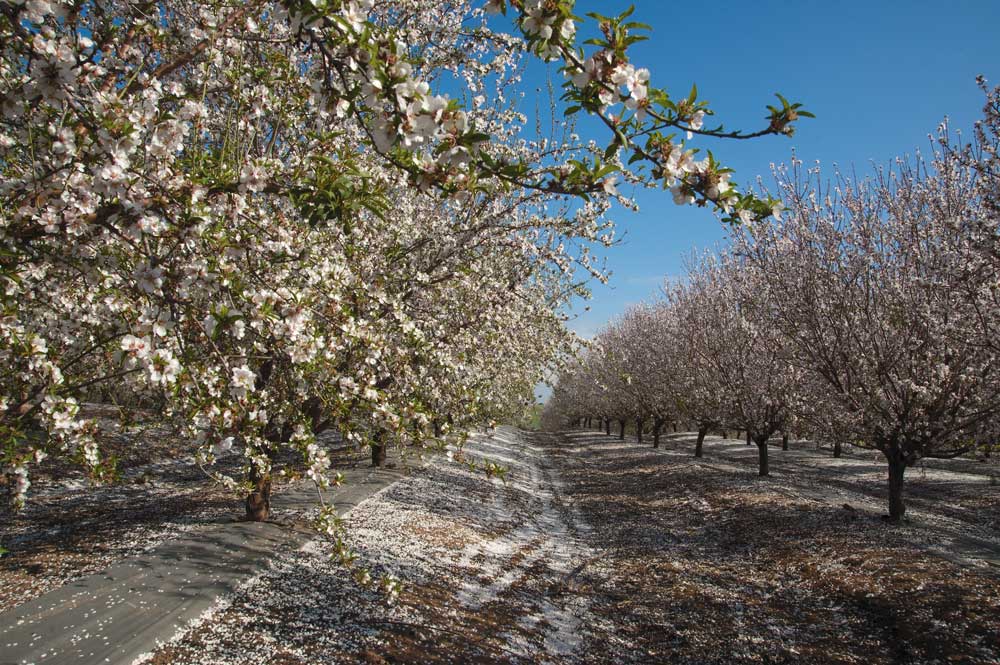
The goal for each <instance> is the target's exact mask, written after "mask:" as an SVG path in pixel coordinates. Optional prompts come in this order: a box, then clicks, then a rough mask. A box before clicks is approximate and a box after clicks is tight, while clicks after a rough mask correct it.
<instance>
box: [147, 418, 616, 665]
mask: <svg viewBox="0 0 1000 665" xmlns="http://www.w3.org/2000/svg"><path fill="white" fill-rule="evenodd" d="M461 459H462V460H464V461H467V462H471V461H477V460H480V461H481V460H486V459H488V460H491V461H493V462H497V463H501V464H504V465H506V466H507V467H508V469H509V472H508V478H507V481H506V483H501V482H500V481H498V480H490V479H488V478H486V477H485V476H484V475H483V474H482V473H481V472H474V471H470V470H469V469H468V468H467V467H466V466H463V465H462V464H460V463H458V461H454V462H449V461H447V460H446V459H444V458H443V457H438V458H435V459H434V460H432V461H431V462H430V463H429V464H428V466H427V468H426V469H425V470H424V471H423V472H421V473H417V474H415V475H413V476H411V477H408V478H406V479H403V480H401V481H400V482H398V483H397V484H395V485H394V486H393V487H392V488H390V489H388V490H386V491H385V492H382V493H381V494H379V495H377V496H376V497H373V498H372V499H370V500H369V501H366V502H365V503H363V504H362V505H360V506H358V508H357V509H355V511H353V512H352V513H351V515H350V516H349V519H348V520H347V521H346V527H347V538H348V541H349V544H350V545H351V547H352V548H353V549H354V551H355V552H356V553H357V555H358V565H359V566H364V567H366V568H367V569H368V570H369V571H370V572H371V574H372V575H373V577H374V579H376V580H378V579H382V578H383V577H384V576H386V575H392V576H393V577H394V578H398V579H401V580H402V581H403V583H404V587H403V590H402V592H401V593H400V594H399V597H398V599H396V600H395V602H392V603H390V602H387V601H388V597H387V596H386V594H385V593H382V592H379V591H368V590H364V589H362V588H360V587H359V586H358V585H357V584H356V583H355V582H354V581H353V580H352V579H351V577H350V575H349V573H348V571H346V570H345V569H344V568H343V567H342V566H340V565H339V564H337V563H335V562H331V561H330V559H329V555H330V553H331V549H330V547H329V544H328V543H325V542H323V541H314V542H312V543H310V544H309V545H307V546H306V547H304V548H303V549H302V550H300V551H298V552H294V553H290V554H289V556H287V557H285V558H284V559H283V560H282V561H280V562H275V565H274V566H272V567H271V569H269V570H268V571H266V572H265V573H264V574H262V575H260V576H259V577H257V578H256V579H254V580H253V581H251V582H250V583H248V584H247V585H246V586H245V587H244V588H241V589H240V590H238V591H237V593H236V594H234V595H233V596H232V597H231V598H228V599H226V601H225V603H224V604H223V605H222V606H220V607H218V608H215V609H214V610H213V611H212V612H211V613H210V615H209V617H210V618H208V619H207V620H205V621H202V622H200V624H199V625H198V626H197V627H196V628H193V629H192V630H190V631H188V632H186V633H184V634H182V635H180V636H178V639H176V640H175V641H174V642H173V643H171V644H170V645H167V646H165V647H164V648H162V649H160V650H158V651H157V652H156V653H155V654H153V655H152V662H153V663H169V662H185V663H206V664H207V663H213V664H214V663H219V664H226V663H240V662H244V661H243V660H242V659H243V658H244V656H245V646H244V645H246V644H254V645H256V646H255V652H254V657H255V658H256V659H257V662H282V663H329V662H359V661H360V662H376V663H381V662H495V661H501V662H526V663H527V662H531V663H539V662H551V663H559V662H580V661H581V660H586V659H587V652H586V648H587V636H588V635H589V634H591V633H592V631H593V630H594V628H595V627H597V626H599V625H600V624H601V622H602V620H601V619H600V617H598V616H596V615H595V614H593V612H591V610H590V603H591V598H590V596H589V594H587V593H585V592H583V591H582V588H581V587H580V579H579V577H580V573H581V570H582V568H583V566H582V565H581V564H583V563H585V562H587V561H590V560H593V559H594V558H595V551H594V550H593V549H591V547H590V546H589V545H588V544H587V541H588V540H592V539H593V535H592V534H591V533H590V531H589V528H588V527H587V525H586V523H585V522H584V521H583V520H581V519H580V517H579V515H578V514H577V512H576V511H575V510H574V509H573V508H572V507H570V506H569V504H568V502H567V501H565V498H564V497H565V488H564V486H563V483H562V481H561V479H560V477H559V473H558V470H557V469H556V467H555V466H554V465H553V463H552V459H551V457H550V455H549V453H548V446H546V445H545V441H543V440H540V439H539V438H538V437H532V436H526V435H524V434H523V433H521V432H518V431H517V430H513V429H509V428H501V429H499V430H497V431H496V432H494V433H492V434H490V435H478V436H475V437H473V438H472V439H471V440H470V441H469V442H468V443H467V444H466V446H465V448H464V457H461ZM247 617H253V618H254V619H253V621H247V619H246V618H247Z"/></svg>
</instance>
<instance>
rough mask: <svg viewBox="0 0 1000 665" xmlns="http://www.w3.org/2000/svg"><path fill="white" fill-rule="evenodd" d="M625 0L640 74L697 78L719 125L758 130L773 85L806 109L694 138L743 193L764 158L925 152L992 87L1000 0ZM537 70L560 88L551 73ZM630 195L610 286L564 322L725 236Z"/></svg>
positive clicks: (639, 294) (848, 159) (632, 297)
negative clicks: (785, 122) (811, 116)
mask: <svg viewBox="0 0 1000 665" xmlns="http://www.w3.org/2000/svg"><path fill="white" fill-rule="evenodd" d="M629 4H632V3H628V2H617V1H610V0H608V1H605V2H594V1H592V0H579V1H578V4H577V8H578V11H577V13H578V15H581V16H582V15H583V14H584V13H585V12H587V11H599V12H600V13H603V14H606V15H607V14H611V13H617V12H619V11H622V10H624V9H626V8H627V7H628V6H629ZM634 4H635V5H636V9H635V14H634V15H633V19H634V20H638V21H642V22H644V23H648V24H650V25H651V26H652V32H651V33H650V35H651V38H650V40H649V41H647V42H643V43H642V44H638V45H637V46H636V47H634V51H633V57H632V60H633V63H635V65H636V66H644V67H648V68H649V69H650V71H651V72H652V82H653V84H654V85H657V86H659V87H666V88H667V90H668V91H669V92H671V93H672V94H674V95H675V96H683V95H686V93H687V91H689V90H690V88H691V84H692V83H697V85H698V91H699V94H700V97H701V98H702V99H705V100H708V101H709V102H710V103H711V106H712V108H713V109H714V110H715V112H716V114H717V115H716V118H715V119H716V120H719V121H722V122H724V123H725V125H726V127H727V128H740V129H746V130H752V129H759V128H760V127H762V126H763V123H764V120H763V116H764V115H765V113H766V111H765V105H766V104H770V103H772V100H773V99H774V97H773V93H774V92H781V93H782V94H783V95H785V96H786V97H788V98H789V99H791V100H792V101H800V102H803V103H804V104H805V107H806V108H807V109H808V110H811V111H813V112H814V113H816V115H817V118H816V119H815V120H805V121H803V122H801V123H800V124H799V129H798V132H797V134H796V135H795V136H794V137H792V138H790V139H789V138H783V137H767V138H764V139H757V140H753V141H746V142H733V141H716V142H712V143H709V142H705V141H701V142H698V143H695V144H693V145H698V146H701V147H705V148H710V149H711V150H712V151H713V153H714V154H715V155H716V156H717V157H718V158H719V159H720V160H721V161H723V162H724V163H726V164H727V165H729V166H731V167H733V168H735V169H736V175H735V178H734V180H735V181H736V182H738V183H739V184H740V185H741V186H742V187H745V186H746V185H747V184H750V183H752V182H753V181H754V180H755V179H756V177H757V176H758V175H763V176H765V177H767V176H768V174H769V172H770V164H771V163H772V162H774V163H779V162H783V161H788V159H789V157H790V156H791V154H792V151H793V149H794V151H795V153H796V154H797V156H798V157H799V158H801V159H803V160H804V161H805V162H806V163H807V164H808V163H812V162H814V161H816V160H819V161H820V162H821V163H822V164H823V165H824V166H825V167H828V168H832V167H833V165H835V164H836V165H839V166H841V167H842V168H852V167H853V168H855V169H856V170H857V172H858V173H865V172H868V171H870V169H871V167H872V164H873V163H878V164H886V163H888V161H889V160H890V159H891V158H892V157H894V156H895V155H899V154H906V153H912V152H913V151H914V150H915V149H916V148H926V147H927V145H928V141H927V135H928V133H930V132H932V131H934V129H935V128H936V127H937V125H938V124H939V123H940V122H941V120H943V119H944V117H945V116H948V117H949V118H950V120H951V124H952V126H953V127H956V128H963V129H965V130H968V128H970V127H971V126H972V123H973V122H974V121H975V120H976V119H977V118H978V117H979V116H980V110H981V108H982V103H983V97H982V94H981V93H980V91H979V89H978V88H977V86H976V83H975V78H976V75H977V74H983V75H984V76H986V78H987V79H988V80H989V81H990V83H991V84H993V85H996V84H1000V37H998V34H1000V32H998V26H1000V0H979V1H978V2H972V1H952V2H947V3H942V2H927V1H923V0H910V1H908V2H902V1H900V0H892V1H883V0H876V1H871V0H869V1H868V2H841V3H836V5H835V4H834V3H827V2H810V1H804V2H797V3H793V2H776V1H770V0H767V1H764V0H757V1H754V2H739V3H673V2H670V3H668V2H663V1H660V0H639V2H635V3H634ZM581 30H582V32H581V35H580V36H581V37H582V38H587V37H590V36H593V32H592V31H593V30H594V26H593V21H592V20H590V19H586V21H585V26H584V27H582V28H581ZM546 75H547V73H546V68H545V66H542V65H537V66H533V67H532V68H531V69H530V70H529V72H528V75H527V77H526V80H525V84H526V85H525V89H526V90H528V91H529V93H528V95H527V97H526V100H525V106H524V109H523V110H524V112H526V113H528V114H529V115H531V114H533V112H534V108H535V101H534V100H533V99H532V98H531V94H532V93H531V92H530V91H533V90H534V89H535V88H536V87H537V86H542V87H543V90H544V81H545V76H546ZM548 75H551V76H552V78H553V81H554V82H555V83H556V85H558V84H559V83H560V82H561V78H560V76H559V74H558V72H557V70H556V69H555V68H554V67H552V68H551V70H550V71H549V72H548ZM706 124H709V122H708V121H706ZM636 198H637V201H638V203H639V206H640V208H641V210H640V212H639V213H631V212H628V211H625V210H622V209H620V208H618V209H615V210H614V211H613V218H614V219H615V221H616V222H617V223H618V224H619V235H623V236H624V240H623V242H622V243H621V244H620V245H619V246H617V247H615V248H612V249H610V250H608V251H607V252H606V256H607V259H608V267H609V268H610V269H611V270H612V271H613V273H614V274H613V275H612V278H611V282H610V284H609V285H608V286H606V287H605V286H602V285H600V284H594V286H593V289H594V298H593V299H592V300H591V301H589V303H585V304H589V305H590V307H591V310H590V311H589V312H583V304H581V305H580V306H578V307H576V308H575V313H576V315H577V318H575V319H574V321H572V322H571V326H572V327H573V329H574V330H576V331H577V332H579V333H580V334H582V335H584V336H588V337H589V336H591V335H592V334H593V333H594V332H595V331H596V330H597V329H598V328H599V327H600V326H601V325H602V324H603V323H604V322H606V321H607V320H608V319H609V318H611V317H613V316H615V315H616V314H618V313H620V312H621V311H623V310H624V309H625V307H627V306H628V305H629V304H631V303H635V302H639V301H641V300H648V299H650V298H652V297H653V296H654V295H655V293H656V292H657V290H658V285H659V284H660V283H661V282H662V279H663V277H664V276H665V275H670V276H679V275H681V274H683V258H684V256H686V255H688V254H689V253H690V252H691V251H692V250H693V249H695V248H701V249H707V248H712V247H714V246H716V245H717V244H718V243H720V242H722V239H723V237H724V230H723V227H722V225H721V224H720V223H719V222H718V221H716V219H715V218H714V217H713V216H712V215H711V214H710V213H708V212H706V211H704V210H700V209H694V208H680V207H678V206H676V205H674V204H673V202H672V200H671V198H670V196H669V193H666V192H656V191H649V190H644V191H639V192H637V193H636Z"/></svg>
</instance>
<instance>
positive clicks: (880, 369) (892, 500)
mask: <svg viewBox="0 0 1000 665" xmlns="http://www.w3.org/2000/svg"><path fill="white" fill-rule="evenodd" d="M778 181H779V187H780V191H781V193H782V196H783V197H784V199H785V201H786V202H787V204H788V206H789V210H788V212H787V213H786V215H785V216H784V219H783V220H782V221H781V222H775V223H772V224H763V223H762V224H757V225H755V226H754V227H753V229H752V230H748V231H747V232H746V233H745V234H743V235H741V237H740V240H739V243H740V244H739V246H740V250H739V251H741V252H742V253H743V254H744V255H745V256H746V257H748V258H747V260H748V262H750V263H751V264H752V265H753V266H754V269H755V270H757V271H760V272H761V273H762V274H764V275H765V276H766V277H765V279H766V283H767V290H768V292H769V293H770V294H771V295H770V298H771V301H772V303H773V309H772V313H773V317H774V319H773V320H774V325H775V327H776V328H778V329H780V330H781V331H782V333H783V334H784V336H785V337H786V339H787V340H788V344H789V349H790V356H791V357H792V358H793V359H794V362H795V363H796V365H798V366H799V367H801V368H804V369H807V370H808V371H810V372H811V373H812V374H813V375H814V376H816V377H818V380H820V381H822V383H823V387H824V389H825V400H824V406H825V408H827V409H830V410H832V414H833V416H832V417H833V418H835V419H836V420H837V421H838V422H839V423H840V425H841V427H842V428H844V430H845V431H846V432H849V435H850V439H851V442H852V443H855V444H856V445H862V446H866V447H871V448H874V449H877V450H879V451H881V452H882V453H883V455H885V457H886V460H887V462H888V471H889V517H890V519H892V520H899V519H900V518H902V517H903V515H904V513H905V504H904V501H903V477H904V473H905V471H906V469H907V468H908V467H909V466H911V465H913V464H914V463H915V462H917V461H918V460H919V459H921V458H925V457H929V458H935V457H936V458H947V457H955V456H957V455H961V454H962V453H964V452H966V451H968V450H970V449H971V448H973V447H974V446H976V445H977V444H979V443H983V442H992V441H993V440H995V436H996V423H997V414H998V408H1000V384H998V380H997V374H998V369H1000V367H998V355H997V350H996V347H995V345H993V344H990V343H986V340H987V339H988V338H989V337H991V332H992V331H995V330H996V328H995V324H996V322H997V316H998V310H997V308H996V303H995V295H994V294H995V290H996V284H995V273H993V274H992V275H991V276H990V277H989V279H978V278H977V277H976V275H980V276H981V275H982V273H970V271H969V270H968V269H967V266H968V263H969V261H970V259H972V257H973V256H974V255H976V254H977V253H978V250H979V248H980V246H981V243H980V242H979V241H980V240H981V239H982V238H983V235H984V231H983V229H984V228H992V229H995V228H996V216H995V214H994V213H993V212H991V211H990V209H989V207H988V205H987V204H986V201H987V197H986V196H984V194H983V187H984V184H985V185H988V184H989V183H984V178H983V177H982V171H980V170H979V168H977V167H976V166H974V165H970V164H968V163H966V162H964V161H963V160H962V159H959V158H957V157H956V153H954V152H950V151H946V152H943V153H940V154H937V155H935V157H934V159H933V160H931V161H930V162H925V161H924V160H923V159H921V158H919V157H918V158H917V159H914V160H904V159H900V160H897V161H896V162H895V164H894V165H893V167H892V168H890V169H888V170H884V171H879V173H878V174H877V175H876V176H874V177H872V178H868V179H857V178H851V177H847V176H844V175H842V174H837V176H836V179H835V183H834V185H832V186H830V187H829V188H824V187H823V186H821V184H820V182H821V181H820V174H819V171H818V169H812V170H808V171H805V172H803V170H802V169H801V164H800V163H799V162H795V163H794V164H793V168H792V170H791V171H790V172H786V171H784V170H783V171H779V172H778ZM987 233H992V234H994V235H995V231H988V232H987ZM991 242H994V243H995V238H992V239H991ZM980 256H981V254H980Z"/></svg>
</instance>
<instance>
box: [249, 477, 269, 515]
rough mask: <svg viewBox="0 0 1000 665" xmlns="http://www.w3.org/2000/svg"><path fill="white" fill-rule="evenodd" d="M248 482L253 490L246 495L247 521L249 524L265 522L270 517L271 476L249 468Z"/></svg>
mask: <svg viewBox="0 0 1000 665" xmlns="http://www.w3.org/2000/svg"><path fill="white" fill-rule="evenodd" d="M250 482H251V483H252V484H253V490H252V491H251V492H250V493H249V494H247V498H246V512H247V519H248V520H250V521H251V522H265V521H267V519H268V518H269V517H270V516H271V474H270V473H264V474H261V473H260V472H258V471H257V467H256V466H254V465H251V467H250Z"/></svg>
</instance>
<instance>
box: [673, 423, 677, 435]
mask: <svg viewBox="0 0 1000 665" xmlns="http://www.w3.org/2000/svg"><path fill="white" fill-rule="evenodd" d="M673 425H674V434H677V421H676V420H675V421H674V423H673Z"/></svg>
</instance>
